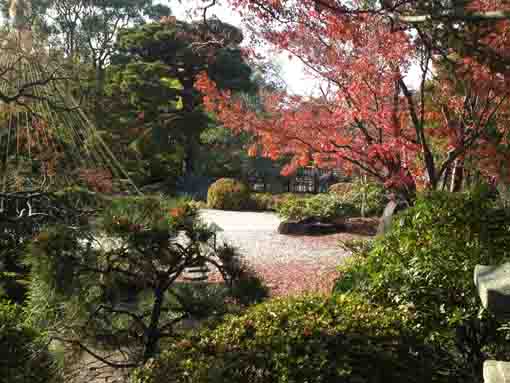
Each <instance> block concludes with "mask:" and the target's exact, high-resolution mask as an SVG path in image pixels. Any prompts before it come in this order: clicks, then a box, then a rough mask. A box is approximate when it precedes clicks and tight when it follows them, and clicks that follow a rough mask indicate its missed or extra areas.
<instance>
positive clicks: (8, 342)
mask: <svg viewBox="0 0 510 383" xmlns="http://www.w3.org/2000/svg"><path fill="white" fill-rule="evenodd" d="M23 319H24V315H23V312H22V310H21V308H20V307H19V306H17V305H13V304H9V303H6V302H0V345H1V346H0V381H2V382H9V383H25V382H33V383H37V382H41V383H43V382H44V383H47V382H52V381H57V379H56V375H55V371H54V370H53V363H52V359H51V357H50V354H49V352H48V350H47V349H46V347H45V346H44V345H43V344H42V343H40V342H39V340H38V334H37V332H36V331H35V330H33V329H32V328H30V327H29V326H27V325H25V324H24V323H23Z"/></svg>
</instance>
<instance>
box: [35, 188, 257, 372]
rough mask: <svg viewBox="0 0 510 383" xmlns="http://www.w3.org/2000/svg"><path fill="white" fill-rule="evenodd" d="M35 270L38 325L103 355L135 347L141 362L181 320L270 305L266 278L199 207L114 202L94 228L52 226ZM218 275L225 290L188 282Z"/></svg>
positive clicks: (42, 239) (39, 240) (41, 238)
mask: <svg viewBox="0 0 510 383" xmlns="http://www.w3.org/2000/svg"><path fill="white" fill-rule="evenodd" d="M98 233H99V235H98ZM104 234H106V235H104ZM26 262H27V264H29V265H30V266H31V278H30V286H29V287H30V288H29V294H28V301H27V312H28V313H29V318H30V322H31V324H33V325H34V326H36V327H37V328H40V329H47V330H48V332H51V333H53V334H55V333H57V334H59V336H61V337H62V338H66V339H72V341H73V343H74V344H76V343H77V342H82V343H81V344H87V345H90V346H91V347H95V348H96V349H108V350H112V348H115V347H120V346H125V345H129V347H130V348H131V350H133V351H132V353H131V356H132V358H133V362H134V363H139V362H140V361H143V362H145V361H146V360H148V359H149V358H151V357H153V356H154V355H155V354H156V353H157V352H158V348H159V343H160V340H161V339H166V337H167V336H169V335H167V334H171V336H172V337H173V336H174V335H177V334H176V333H177V332H178V331H179V328H178V326H179V322H180V321H183V320H184V319H191V320H203V319H204V318H205V317H207V316H209V317H213V318H217V317H220V316H222V315H224V313H225V311H227V309H230V308H231V307H233V306H235V305H230V306H229V305H228V304H226V303H229V302H232V301H236V300H237V301H240V303H243V304H249V303H251V302H252V301H258V300H260V299H262V298H263V296H261V291H262V288H263V285H262V283H261V282H260V281H257V276H256V275H255V274H254V273H251V272H250V271H249V269H248V268H247V267H246V266H245V264H244V263H243V262H242V261H241V259H240V254H239V253H238V252H237V251H236V250H235V249H233V248H231V247H228V246H226V245H223V246H217V245H216V240H215V237H214V231H213V229H212V228H211V227H210V226H208V225H207V224H205V223H203V222H201V221H200V219H199V217H198V216H197V210H196V208H195V207H194V206H193V205H191V204H189V203H182V202H181V203H178V204H177V205H169V201H168V200H165V199H162V198H154V197H152V198H131V199H119V200H114V201H112V204H111V206H110V207H109V208H107V209H104V212H103V217H102V219H98V220H97V221H96V226H95V227H90V226H87V227H85V226H84V227H80V228H76V227H69V226H63V225H61V226H58V227H50V228H48V229H47V230H45V231H43V232H41V233H39V235H38V236H37V237H36V238H35V239H34V240H33V241H32V243H31V245H30V247H29V252H28V254H27V257H26ZM209 267H210V268H211V269H209ZM215 269H216V270H217V271H218V272H219V274H220V275H222V276H223V277H224V283H208V282H206V281H201V282H190V281H188V278H190V277H192V276H190V275H189V274H195V276H196V274H199V273H201V272H202V271H203V270H204V271H205V272H207V271H213V270H215ZM217 282H220V281H219V280H218V281H217ZM198 285H200V286H198ZM241 294H242V296H241ZM242 299H243V301H241V300H242ZM125 305H127V307H128V308H127V309H125V308H124V307H125ZM237 306H239V305H237ZM237 306H236V307H235V308H236V309H238V307H237ZM119 307H120V308H119ZM127 310H129V311H127ZM135 350H136V351H135ZM135 352H136V353H138V354H135ZM110 355H111V356H112V357H115V356H116V355H117V354H116V353H115V352H113V351H112V352H111V353H110ZM109 362H112V359H109Z"/></svg>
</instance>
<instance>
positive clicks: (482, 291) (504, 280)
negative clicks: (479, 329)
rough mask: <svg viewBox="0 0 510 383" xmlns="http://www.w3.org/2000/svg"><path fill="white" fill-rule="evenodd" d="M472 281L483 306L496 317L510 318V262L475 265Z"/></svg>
mask: <svg viewBox="0 0 510 383" xmlns="http://www.w3.org/2000/svg"><path fill="white" fill-rule="evenodd" d="M474 282H475V286H476V288H477V290H478V295H479V296H480V299H481V301H482V305H483V307H485V308H486V309H487V310H489V311H490V312H492V313H493V314H495V315H496V316H498V317H504V318H510V263H504V264H502V265H499V266H484V265H476V266H475V271H474Z"/></svg>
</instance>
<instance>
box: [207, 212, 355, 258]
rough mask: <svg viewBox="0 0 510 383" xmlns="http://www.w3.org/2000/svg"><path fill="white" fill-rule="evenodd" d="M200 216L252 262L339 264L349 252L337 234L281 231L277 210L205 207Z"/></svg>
mask: <svg viewBox="0 0 510 383" xmlns="http://www.w3.org/2000/svg"><path fill="white" fill-rule="evenodd" d="M200 216H201V218H202V219H203V220H204V221H205V222H207V223H209V224H212V223H215V224H216V225H218V226H219V227H220V228H221V229H222V230H223V231H221V232H220V233H219V234H218V238H219V240H220V241H227V242H228V243H229V244H232V245H234V246H236V247H237V248H239V250H240V251H241V254H243V255H244V256H245V257H246V259H247V260H248V261H249V262H250V263H252V264H257V263H259V262H261V263H264V264H267V263H288V262H294V261H299V262H302V263H312V264H314V263H317V262H321V261H322V262H324V261H328V262H327V263H333V264H338V263H339V262H340V261H341V260H342V258H343V257H345V256H346V255H347V253H346V252H345V251H344V250H342V249H341V248H340V247H339V246H338V239H337V237H336V236H335V235H326V236H313V237H311V236H288V235H281V234H278V232H277V228H278V225H279V224H280V222H281V220H280V219H279V217H278V216H277V215H276V214H274V213H259V212H238V211H223V210H210V209H204V210H201V212H200Z"/></svg>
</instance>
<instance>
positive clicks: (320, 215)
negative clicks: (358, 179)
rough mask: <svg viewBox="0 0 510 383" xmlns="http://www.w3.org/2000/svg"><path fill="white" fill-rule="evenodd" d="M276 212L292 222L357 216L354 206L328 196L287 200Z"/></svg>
mask: <svg viewBox="0 0 510 383" xmlns="http://www.w3.org/2000/svg"><path fill="white" fill-rule="evenodd" d="M277 212H278V214H279V215H280V216H281V217H282V218H284V219H288V220H293V221H301V220H304V219H307V218H315V219H319V220H323V221H329V220H334V219H337V218H347V217H352V216H356V215H358V210H357V209H356V208H355V206H354V205H352V204H350V203H347V202H344V201H342V200H341V199H339V198H337V197H335V196H332V195H328V194H317V195H315V196H313V197H310V198H297V197H293V198H288V199H286V200H284V201H283V202H282V203H280V204H278V206H277Z"/></svg>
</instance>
